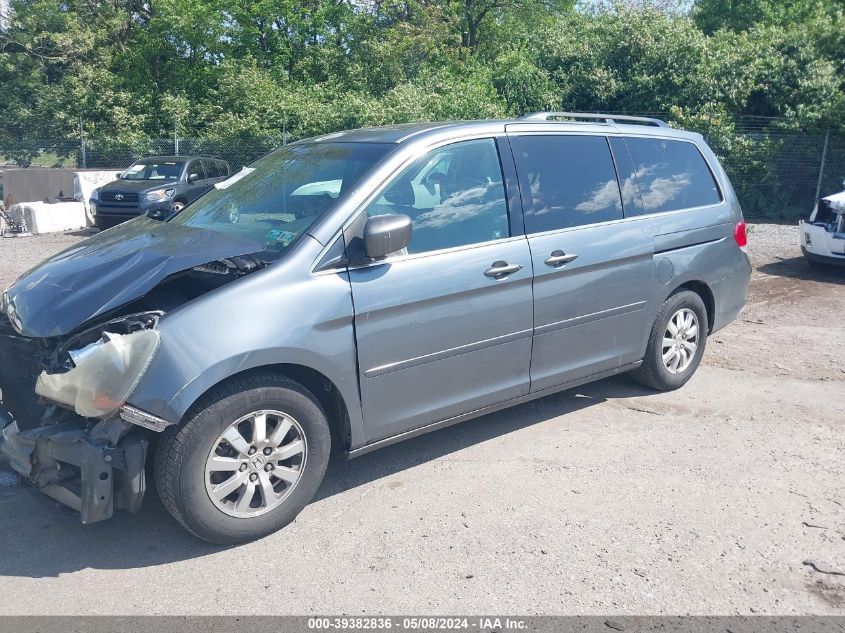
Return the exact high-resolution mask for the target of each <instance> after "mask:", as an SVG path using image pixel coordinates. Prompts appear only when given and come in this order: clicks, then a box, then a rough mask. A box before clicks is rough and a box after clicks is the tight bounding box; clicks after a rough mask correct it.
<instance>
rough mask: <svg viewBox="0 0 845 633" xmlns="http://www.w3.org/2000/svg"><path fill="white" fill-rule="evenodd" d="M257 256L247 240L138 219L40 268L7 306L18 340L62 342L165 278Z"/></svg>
mask: <svg viewBox="0 0 845 633" xmlns="http://www.w3.org/2000/svg"><path fill="white" fill-rule="evenodd" d="M262 248H263V245H262V244H259V243H257V242H254V241H252V240H249V239H244V238H239V237H232V236H230V235H225V234H223V233H218V232H215V231H209V230H206V229H197V228H192V227H187V226H183V225H179V224H172V223H169V222H158V221H156V220H151V219H149V218H146V217H139V218H137V219H134V220H132V221H130V222H127V223H125V224H121V225H120V226H117V227H115V228H113V229H110V230H108V231H105V232H103V233H98V234H97V235H95V236H93V237H91V238H89V239H87V240H85V241H84V242H80V243H79V244H77V245H76V246H73V247H71V248H69V249H66V250H64V251H62V252H60V253H58V254H57V255H54V256H53V257H51V258H49V259H47V260H45V261H44V262H42V263H41V264H39V265H38V266H36V267H35V268H33V269H32V270H30V271H29V272H28V273H25V274H24V275H23V276H21V277H20V278H19V279H18V280H17V281H16V282H15V283H14V284H12V286H11V287H10V288H9V289H8V291H7V294H6V301H7V302H9V303H10V304H11V310H13V311H14V312H15V314H16V320H18V321H19V324H20V329H21V333H22V334H24V335H25V336H32V337H48V336H63V335H65V334H69V333H71V332H73V331H74V330H75V329H77V328H78V327H79V326H81V325H83V324H85V323H87V322H88V321H90V320H91V319H94V318H96V317H98V316H101V315H104V314H107V313H109V312H111V311H112V310H114V309H115V308H119V307H120V306H122V305H124V304H126V303H129V302H130V301H132V300H134V299H138V298H139V297H142V296H143V295H145V294H146V293H147V292H149V291H150V290H152V289H153V288H154V287H155V286H156V285H157V284H159V283H160V282H161V281H162V280H163V279H164V278H166V277H168V276H169V275H172V274H174V273H178V272H181V271H183V270H188V269H189V268H192V267H193V266H198V265H199V264H205V263H207V262H211V261H215V260H218V259H222V258H226V257H235V256H238V255H247V254H250V253H257V252H259V251H261V250H262ZM0 318H5V316H3V317H0Z"/></svg>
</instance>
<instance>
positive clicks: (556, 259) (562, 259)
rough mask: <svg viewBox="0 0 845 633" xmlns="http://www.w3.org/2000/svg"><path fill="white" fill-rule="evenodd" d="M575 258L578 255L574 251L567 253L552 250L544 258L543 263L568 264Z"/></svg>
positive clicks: (551, 264)
mask: <svg viewBox="0 0 845 633" xmlns="http://www.w3.org/2000/svg"><path fill="white" fill-rule="evenodd" d="M577 258H578V255H576V254H575V253H569V254H568V255H567V254H566V253H564V252H563V251H552V254H551V255H549V256H548V257H547V258H546V261H545V264H546V266H560V265H561V264H568V263H569V262H571V261H572V260H574V259H577Z"/></svg>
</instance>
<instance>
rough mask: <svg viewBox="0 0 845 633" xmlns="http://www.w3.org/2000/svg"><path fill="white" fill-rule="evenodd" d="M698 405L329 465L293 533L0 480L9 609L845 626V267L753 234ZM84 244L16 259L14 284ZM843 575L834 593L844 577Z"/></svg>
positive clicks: (581, 398)
mask: <svg viewBox="0 0 845 633" xmlns="http://www.w3.org/2000/svg"><path fill="white" fill-rule="evenodd" d="M749 237H750V253H751V257H752V260H753V263H754V266H755V271H754V275H753V277H752V282H751V288H750V293H749V304H748V306H747V308H746V310H745V311H744V312H743V314H742V315H741V317H740V318H739V319H738V320H737V321H736V322H735V323H733V324H731V325H730V326H729V327H728V328H726V329H725V330H723V331H721V332H719V333H718V334H717V335H716V336H714V337H713V338H712V339H711V341H710V343H709V344H708V349H707V353H706V354H705V357H704V363H703V365H702V367H701V368H700V369H699V371H698V373H697V374H696V376H695V377H694V378H693V379H692V380H691V381H690V382H689V383H688V384H687V386H685V387H684V388H683V389H682V390H680V391H678V392H674V393H668V394H655V393H652V392H649V391H647V390H645V389H642V388H640V387H638V386H636V385H634V384H633V383H632V382H631V381H629V380H628V379H627V378H625V377H617V378H614V379H609V380H605V381H601V382H599V383H595V384H592V385H588V386H585V387H582V388H579V389H576V390H573V391H570V392H566V393H563V394H558V395H554V396H550V397H547V398H544V399H541V400H538V401H535V402H533V403H529V404H526V405H523V406H520V407H516V408H513V409H510V410H507V411H502V412H499V413H496V414H493V415H489V416H486V417H484V418H480V419H477V420H474V421H471V422H467V423H464V424H461V425H458V426H456V427H452V428H450V429H445V430H442V431H439V432H436V433H432V434H429V435H427V436H424V437H421V438H417V439H415V440H411V441H409V442H406V443H404V444H401V445H397V446H393V447H389V448H386V449H384V450H381V451H378V452H376V453H373V454H371V455H368V456H365V457H362V458H360V459H358V460H354V461H351V462H345V461H342V460H339V459H338V460H336V461H334V462H333V463H332V464H331V466H330V469H329V472H328V474H327V477H326V480H325V482H324V484H323V486H322V488H321V490H320V492H319V493H318V495H317V499H316V500H315V501H314V503H312V504H311V505H310V506H309V507H308V508H306V509H305V511H304V512H303V513H302V514H301V515H300V516H299V518H298V519H297V520H296V522H295V523H293V524H292V525H290V526H289V527H288V528H286V529H285V530H283V531H282V532H280V533H277V534H275V535H272V536H270V537H268V538H266V539H263V540H261V541H259V542H256V543H252V544H248V545H243V546H240V547H234V548H219V547H211V546H207V545H205V544H202V543H200V542H198V541H196V540H195V539H193V538H192V537H190V536H188V535H187V534H186V533H184V532H183V531H182V529H181V528H179V527H178V526H177V525H176V523H175V522H174V521H173V520H172V519H171V518H170V517H169V516H168V515H167V514H166V512H165V511H164V510H163V509H162V507H161V505H160V503H159V502H158V500H157V499H156V498H155V495H149V496H148V499H147V500H146V501H145V505H144V508H143V509H142V511H141V512H140V513H139V514H138V515H135V516H130V515H127V514H125V513H122V514H120V515H119V516H117V517H115V519H113V520H111V521H108V522H106V523H102V524H96V525H91V526H82V525H81V524H80V523H79V520H78V517H77V516H76V515H75V514H74V513H72V512H70V511H68V510H66V509H64V508H62V507H60V506H58V505H57V504H55V503H53V502H51V501H50V500H48V499H47V498H45V497H43V496H41V495H38V494H35V493H34V492H33V491H31V490H30V489H28V488H26V487H23V486H21V485H20V484H19V483H16V478H14V477H10V476H9V473H8V471H6V472H5V473H3V471H0V475H2V476H0V531H2V534H3V537H4V540H3V554H2V556H0V595H2V596H3V600H2V601H0V614H37V613H49V614H83V613H93V614H159V613H160V614H188V613H194V614H212V613H225V614H283V613H327V612H328V613H348V614H379V613H394V614H395V613H415V614H442V613H457V612H461V613H466V612H469V613H514V614H534V613H545V614H605V613H620V614H666V613H672V614H750V613H756V614H843V613H845V576H843V575H841V574H843V573H845V488H843V482H845V432H843V431H845V415H843V405H842V403H843V402H845V336H843V333H844V331H845V330H844V329H843V326H842V314H843V307H845V271H836V270H832V271H818V270H815V269H811V268H810V267H809V266H807V264H806V263H805V262H804V260H803V259H802V258H801V257H800V252H799V250H798V248H797V240H798V233H797V229H796V227H795V226H776V225H754V226H752V227H751V230H750V234H749ZM79 239H80V238H79V236H50V237H37V238H27V239H20V240H16V239H12V240H0V284H5V283H8V282H9V281H11V280H12V278H14V277H15V276H16V275H17V274H19V273H20V272H22V271H23V270H25V269H26V268H28V267H29V266H31V265H32V264H34V263H35V262H36V261H38V260H39V259H41V258H42V257H44V256H45V255H47V254H49V253H51V252H54V251H56V250H58V249H60V248H63V247H66V246H71V245H73V244H74V243H76V242H77V241H78V240H79ZM837 574H839V575H837Z"/></svg>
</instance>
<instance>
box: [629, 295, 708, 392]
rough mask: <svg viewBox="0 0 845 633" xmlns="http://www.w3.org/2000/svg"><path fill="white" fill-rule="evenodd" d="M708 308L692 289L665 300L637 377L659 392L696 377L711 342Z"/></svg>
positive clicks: (636, 371) (635, 374)
mask: <svg viewBox="0 0 845 633" xmlns="http://www.w3.org/2000/svg"><path fill="white" fill-rule="evenodd" d="M708 329H709V323H708V321H707V309H706V308H705V307H704V302H703V301H702V300H701V297H700V296H698V294H696V293H695V292H692V291H690V290H682V291H680V292H677V293H675V294H673V295H672V296H671V297H669V298H668V299H666V301H664V302H663V305H661V306H660V309H659V310H658V311H657V317H656V318H655V320H654V325H653V326H652V328H651V333H650V335H649V338H648V346H647V347H646V353H645V357H644V358H643V364H642V365H641V366H640V367H639V368H637V369H635V370H634V371H633V372H631V375H632V377H633V378H634V380H636V381H637V382H639V383H640V384H642V385H645V386H646V387H651V388H652V389H657V390H658V391H672V390H674V389H678V388H680V387H682V386H684V385H685V384H686V382H687V381H688V380H689V379H690V378H692V375H693V374H694V373H695V370H696V369H698V365H699V364H700V363H701V357H702V356H703V355H704V348H705V346H706V345H707V331H708Z"/></svg>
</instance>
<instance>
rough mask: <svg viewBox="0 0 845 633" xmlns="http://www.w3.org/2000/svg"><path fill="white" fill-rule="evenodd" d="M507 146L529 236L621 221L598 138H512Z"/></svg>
mask: <svg viewBox="0 0 845 633" xmlns="http://www.w3.org/2000/svg"><path fill="white" fill-rule="evenodd" d="M513 146H514V149H515V150H516V151H515V154H516V163H517V168H518V169H519V171H520V178H521V179H522V185H521V188H522V189H523V194H522V195H523V198H526V197H527V198H528V199H527V200H524V201H525V203H526V207H527V208H526V209H525V211H526V213H525V228H526V230H527V231H528V232H529V233H540V232H542V231H552V230H555V229H561V228H566V227H572V226H581V225H584V224H595V223H596V222H606V221H608V220H618V219H620V218H622V198H621V197H620V194H619V183H618V182H617V181H616V170H615V169H614V168H613V159H612V158H611V156H610V148H609V147H608V145H607V139H606V138H605V137H604V136H518V137H515V138H514V139H513ZM526 192H528V196H526Z"/></svg>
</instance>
